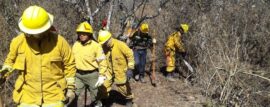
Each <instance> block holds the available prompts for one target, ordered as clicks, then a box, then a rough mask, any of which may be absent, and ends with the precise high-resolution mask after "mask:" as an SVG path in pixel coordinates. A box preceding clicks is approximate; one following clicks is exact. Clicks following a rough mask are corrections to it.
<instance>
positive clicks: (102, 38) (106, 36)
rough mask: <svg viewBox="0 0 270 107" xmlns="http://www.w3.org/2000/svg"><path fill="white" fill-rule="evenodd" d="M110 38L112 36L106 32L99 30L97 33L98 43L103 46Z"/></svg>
mask: <svg viewBox="0 0 270 107" xmlns="http://www.w3.org/2000/svg"><path fill="white" fill-rule="evenodd" d="M111 37H112V34H111V33H110V32H109V31H107V30H100V31H99V32H98V43H99V44H104V43H105V42H107V41H108V40H109V39H110V38H111Z"/></svg>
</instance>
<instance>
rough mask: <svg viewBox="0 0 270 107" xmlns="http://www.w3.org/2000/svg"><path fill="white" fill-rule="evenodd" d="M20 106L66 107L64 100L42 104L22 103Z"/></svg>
mask: <svg viewBox="0 0 270 107" xmlns="http://www.w3.org/2000/svg"><path fill="white" fill-rule="evenodd" d="M18 107H64V103H63V102H62V101H59V102H56V103H51V104H42V105H36V104H26V103H21V104H20V105H18Z"/></svg>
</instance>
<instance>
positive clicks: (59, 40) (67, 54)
mask: <svg viewBox="0 0 270 107" xmlns="http://www.w3.org/2000/svg"><path fill="white" fill-rule="evenodd" d="M53 19H54V18H53V15H51V14H50V13H48V12H47V11H46V10H44V9H43V8H42V7H39V6H30V7H28V8H27V9H26V10H24V12H23V14H22V16H21V18H20V20H19V23H18V25H19V28H20V30H21V31H22V32H23V33H21V34H19V35H18V36H17V37H15V38H13V40H12V41H11V44H10V50H9V53H8V55H7V58H6V60H5V62H4V65H3V67H2V69H1V70H0V72H7V74H10V73H12V72H13V71H15V70H16V71H18V78H17V80H16V83H15V88H14V90H13V100H14V102H15V103H17V104H18V107H41V106H42V107H64V106H65V105H64V104H65V103H66V104H67V105H68V104H69V103H70V102H71V101H72V100H73V99H74V97H75V93H74V90H75V78H74V76H75V72H76V71H75V62H74V57H73V55H72V52H71V48H70V46H69V44H68V42H67V41H66V40H65V39H64V38H63V37H62V36H61V35H59V34H57V33H56V32H53V31H51V30H50V28H52V25H53ZM5 76H6V75H5Z"/></svg>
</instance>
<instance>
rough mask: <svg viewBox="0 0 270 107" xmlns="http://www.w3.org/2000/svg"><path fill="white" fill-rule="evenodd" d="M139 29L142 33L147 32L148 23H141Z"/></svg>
mask: <svg viewBox="0 0 270 107" xmlns="http://www.w3.org/2000/svg"><path fill="white" fill-rule="evenodd" d="M140 30H141V31H142V32H143V33H148V31H149V27H148V24H147V23H143V24H142V25H141V28H140Z"/></svg>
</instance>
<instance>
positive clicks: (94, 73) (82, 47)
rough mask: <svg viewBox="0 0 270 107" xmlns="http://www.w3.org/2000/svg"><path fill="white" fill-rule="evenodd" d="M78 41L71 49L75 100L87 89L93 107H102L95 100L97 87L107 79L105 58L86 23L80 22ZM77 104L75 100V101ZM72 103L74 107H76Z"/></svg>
mask: <svg viewBox="0 0 270 107" xmlns="http://www.w3.org/2000/svg"><path fill="white" fill-rule="evenodd" d="M76 32H77V35H78V39H77V41H76V42H75V43H74V45H73V47H72V52H73V54H74V57H75V63H76V68H77V72H76V79H75V83H76V91H75V92H76V99H78V96H79V95H80V93H81V91H82V90H83V89H85V88H87V89H88V90H89V91H90V95H91V101H92V104H91V105H93V106H95V107H102V103H101V101H100V99H98V98H97V92H98V87H99V86H101V85H102V84H103V83H104V81H105V79H106V78H107V77H106V75H105V72H106V71H107V62H106V56H105V54H104V52H103V49H102V47H101V45H100V44H98V43H97V42H96V41H94V39H93V29H92V27H91V25H90V24H89V23H88V22H82V23H81V24H80V25H79V26H78V27H77V30H76ZM75 101H76V102H77V100H75ZM75 101H74V103H73V104H74V106H77V104H76V102H75ZM74 106H73V107H74Z"/></svg>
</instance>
